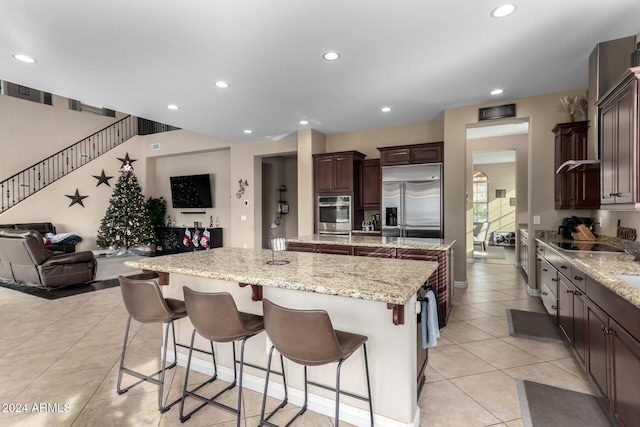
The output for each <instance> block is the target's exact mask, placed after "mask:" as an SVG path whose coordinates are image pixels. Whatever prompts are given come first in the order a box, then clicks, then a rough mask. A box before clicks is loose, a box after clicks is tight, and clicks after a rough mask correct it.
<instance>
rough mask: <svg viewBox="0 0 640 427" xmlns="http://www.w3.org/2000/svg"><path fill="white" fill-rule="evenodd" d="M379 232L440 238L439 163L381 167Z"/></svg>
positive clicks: (440, 197) (402, 235)
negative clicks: (380, 223)
mask: <svg viewBox="0 0 640 427" xmlns="http://www.w3.org/2000/svg"><path fill="white" fill-rule="evenodd" d="M381 214H382V215H381V217H382V218H381V219H382V235H383V236H387V237H430V238H439V239H441V238H442V237H443V230H442V164H441V163H433V164H426V165H408V166H385V167H383V168H382V212H381Z"/></svg>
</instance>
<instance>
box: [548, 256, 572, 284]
mask: <svg viewBox="0 0 640 427" xmlns="http://www.w3.org/2000/svg"><path fill="white" fill-rule="evenodd" d="M551 265H553V266H554V267H555V268H556V270H558V273H560V274H562V275H563V276H565V277H566V278H567V279H569V278H570V277H571V263H569V261H567V260H565V259H564V258H562V257H559V256H555V257H554V260H553V261H551Z"/></svg>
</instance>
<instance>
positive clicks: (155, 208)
mask: <svg viewBox="0 0 640 427" xmlns="http://www.w3.org/2000/svg"><path fill="white" fill-rule="evenodd" d="M147 210H148V211H149V218H150V219H151V224H152V225H153V226H154V227H162V226H164V217H165V215H166V214H167V201H166V200H165V199H164V198H163V197H160V198H154V197H149V200H147Z"/></svg>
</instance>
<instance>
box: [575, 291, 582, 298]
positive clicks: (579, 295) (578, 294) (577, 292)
mask: <svg viewBox="0 0 640 427" xmlns="http://www.w3.org/2000/svg"><path fill="white" fill-rule="evenodd" d="M573 294H574V295H575V296H577V297H581V296H582V292H580V291H573Z"/></svg>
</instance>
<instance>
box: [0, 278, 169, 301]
mask: <svg viewBox="0 0 640 427" xmlns="http://www.w3.org/2000/svg"><path fill="white" fill-rule="evenodd" d="M126 277H128V278H130V279H152V278H155V277H158V275H157V274H155V273H144V274H132V275H128V276H126ZM0 286H1V287H3V288H8V289H13V290H14V291H18V292H22V293H25V294H29V295H33V296H36V297H39V298H44V299H47V300H54V299H59V298H65V297H70V296H72V295H78V294H84V293H87V292H94V291H99V290H101V289H108V288H113V287H115V286H120V283H119V282H118V279H109V280H101V281H96V282H89V283H86V284H84V285H74V286H66V287H64V288H53V289H48V288H38V287H36V286H28V285H23V284H21V283H15V282H4V281H0Z"/></svg>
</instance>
